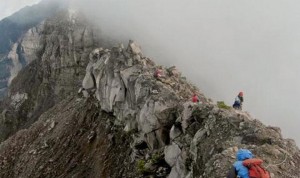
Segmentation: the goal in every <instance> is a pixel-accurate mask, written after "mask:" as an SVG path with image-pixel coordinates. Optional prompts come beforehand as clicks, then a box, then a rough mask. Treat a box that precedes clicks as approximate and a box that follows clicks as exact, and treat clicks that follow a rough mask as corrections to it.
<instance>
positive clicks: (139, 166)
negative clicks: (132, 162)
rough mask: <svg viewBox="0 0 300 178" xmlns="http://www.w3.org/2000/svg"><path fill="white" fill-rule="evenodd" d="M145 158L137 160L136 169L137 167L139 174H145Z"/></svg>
mask: <svg viewBox="0 0 300 178" xmlns="http://www.w3.org/2000/svg"><path fill="white" fill-rule="evenodd" d="M145 164H146V162H145V160H142V159H141V160H138V161H137V169H138V172H139V173H141V174H145V173H146V172H148V171H147V169H146V168H145Z"/></svg>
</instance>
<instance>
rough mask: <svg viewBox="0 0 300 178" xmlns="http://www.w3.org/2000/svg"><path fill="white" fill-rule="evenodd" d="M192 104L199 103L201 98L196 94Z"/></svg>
mask: <svg viewBox="0 0 300 178" xmlns="http://www.w3.org/2000/svg"><path fill="white" fill-rule="evenodd" d="M192 102H193V103H199V98H198V96H197V95H196V94H195V93H194V95H193V97H192Z"/></svg>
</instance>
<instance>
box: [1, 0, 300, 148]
mask: <svg viewBox="0 0 300 178" xmlns="http://www.w3.org/2000/svg"><path fill="white" fill-rule="evenodd" d="M0 1H1V4H0V5H1V6H0V7H1V10H2V8H3V7H4V6H7V7H8V5H6V4H8V2H9V4H11V5H10V6H11V7H9V8H11V9H13V8H12V7H13V6H15V5H14V4H16V3H12V2H18V5H21V4H22V3H19V1H17V0H15V1H7V3H4V0H0ZM23 2H24V1H23ZM26 2H29V1H26ZM32 2H35V1H32ZM73 2H74V1H73ZM3 4H4V6H3ZM23 4H26V3H23ZM74 7H81V8H84V10H85V12H86V14H87V15H88V16H89V17H90V19H92V20H93V21H94V22H95V23H96V24H98V25H99V26H100V27H101V28H102V33H103V35H104V34H105V35H107V36H109V37H111V38H114V39H116V40H122V41H127V40H128V39H129V38H131V39H134V40H136V41H138V42H139V43H140V44H141V45H142V48H143V50H144V51H145V53H146V54H147V55H148V56H150V57H152V58H153V59H154V60H155V61H156V62H157V63H161V64H164V65H166V66H171V65H176V66H177V67H178V68H179V69H180V70H181V71H183V74H184V75H185V76H187V78H188V79H189V80H191V81H192V82H193V83H195V84H196V85H197V86H198V87H199V88H200V89H201V90H202V91H203V92H204V94H205V95H206V96H208V97H211V98H212V99H213V100H214V101H218V100H224V101H225V102H226V103H227V104H229V105H232V103H233V100H234V98H235V96H236V95H237V93H238V92H239V91H244V95H245V103H244V110H246V111H249V112H250V113H251V115H252V116H253V117H255V118H258V119H259V120H261V121H262V122H264V123H265V124H267V125H273V126H279V127H281V129H282V132H283V134H284V136H286V137H290V138H293V139H295V140H296V141H297V142H298V145H299V143H300V131H299V130H300V129H299V126H300V109H299V106H300V103H299V102H300V80H299V76H300V50H299V47H300V10H299V9H300V1H299V0H289V1H286V0H251V1H249V0H226V1H225V0H188V1H183V0H151V1H146V0H106V1H104V0H85V1H78V2H74ZM18 8H20V6H19V7H18ZM18 8H15V9H18ZM5 11H6V10H4V12H5ZM1 13H3V11H2V12H1Z"/></svg>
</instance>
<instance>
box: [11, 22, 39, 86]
mask: <svg viewBox="0 0 300 178" xmlns="http://www.w3.org/2000/svg"><path fill="white" fill-rule="evenodd" d="M43 27H44V25H43V23H42V24H40V25H38V26H37V27H33V28H31V29H29V30H28V31H27V33H25V35H24V37H23V38H21V39H20V40H19V41H18V42H17V43H15V44H14V45H13V47H12V49H11V51H10V52H9V53H8V56H7V58H8V60H10V61H12V62H11V64H12V65H11V66H10V70H9V71H10V77H9V79H8V86H9V85H10V84H11V81H12V80H13V79H14V78H15V77H16V76H17V75H18V73H19V72H20V70H21V69H22V68H23V67H25V66H26V65H28V64H30V63H31V62H32V61H33V60H36V59H37V56H36V54H37V51H38V49H39V41H40V37H41V32H42V31H43Z"/></svg>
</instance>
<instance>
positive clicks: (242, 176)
mask: <svg viewBox="0 0 300 178" xmlns="http://www.w3.org/2000/svg"><path fill="white" fill-rule="evenodd" d="M236 159H237V161H236V162H235V163H234V164H233V166H232V167H231V169H230V170H229V172H228V175H227V178H237V177H238V178H271V177H270V174H269V172H268V171H266V170H265V169H264V168H263V167H262V166H261V164H262V162H263V161H262V160H261V159H257V158H253V154H252V153H251V151H249V150H247V149H239V150H238V152H237V154H236Z"/></svg>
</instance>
